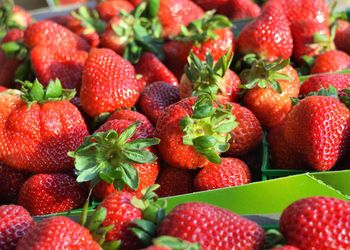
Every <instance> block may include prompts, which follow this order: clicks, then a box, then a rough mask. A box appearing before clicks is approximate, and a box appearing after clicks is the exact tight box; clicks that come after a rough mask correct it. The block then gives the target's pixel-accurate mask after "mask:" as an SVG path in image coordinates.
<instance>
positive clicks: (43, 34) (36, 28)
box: [24, 20, 90, 51]
mask: <svg viewBox="0 0 350 250" xmlns="http://www.w3.org/2000/svg"><path fill="white" fill-rule="evenodd" d="M24 44H25V45H26V46H27V47H28V48H31V49H32V48H34V47H35V46H37V45H39V44H40V45H42V46H47V47H56V48H71V49H72V48H74V49H78V50H86V51H88V50H89V49H90V45H89V44H88V43H87V42H86V41H85V40H84V39H82V38H81V37H79V36H77V35H76V34H74V33H73V32H72V31H70V30H69V29H67V28H65V27H63V26H62V25H59V24H57V23H55V22H53V21H50V20H42V21H39V22H36V23H34V24H32V25H31V26H29V27H28V28H27V29H26V31H25V32H24Z"/></svg>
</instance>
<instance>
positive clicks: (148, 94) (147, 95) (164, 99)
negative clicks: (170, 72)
mask: <svg viewBox="0 0 350 250" xmlns="http://www.w3.org/2000/svg"><path fill="white" fill-rule="evenodd" d="M179 100H180V96H179V88H178V87H175V86H173V85H170V84H169V83H166V82H154V83H152V84H150V85H148V86H147V87H146V88H145V89H144V90H143V92H142V93H141V96H140V100H139V105H140V108H141V110H142V112H143V113H144V114H145V115H146V116H147V117H148V118H149V119H150V120H151V121H152V122H153V124H157V121H158V119H159V117H160V115H161V114H162V113H163V111H164V109H165V108H166V107H168V106H169V105H171V104H173V103H176V102H178V101H179Z"/></svg>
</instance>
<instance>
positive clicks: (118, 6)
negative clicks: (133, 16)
mask: <svg viewBox="0 0 350 250" xmlns="http://www.w3.org/2000/svg"><path fill="white" fill-rule="evenodd" d="M96 10H97V11H98V13H99V15H100V17H101V19H103V20H104V21H109V20H111V19H112V18H113V17H115V16H118V15H119V14H120V12H121V11H125V12H127V13H129V12H131V11H133V10H134V6H133V5H132V4H131V3H129V2H128V1H126V0H108V1H102V2H101V3H99V4H98V5H97V6H96Z"/></svg>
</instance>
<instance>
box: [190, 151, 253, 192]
mask: <svg viewBox="0 0 350 250" xmlns="http://www.w3.org/2000/svg"><path fill="white" fill-rule="evenodd" d="M250 181H251V174H250V171H249V168H248V166H247V165H246V164H245V163H244V162H243V161H241V160H239V159H236V158H222V161H221V163H220V164H212V163H211V164H208V165H207V166H205V167H204V168H203V169H202V170H201V171H200V172H199V173H198V174H197V176H196V178H195V179H194V186H195V189H196V190H198V191H204V190H210V189H218V188H224V187H233V186H239V185H243V184H247V183H249V182H250Z"/></svg>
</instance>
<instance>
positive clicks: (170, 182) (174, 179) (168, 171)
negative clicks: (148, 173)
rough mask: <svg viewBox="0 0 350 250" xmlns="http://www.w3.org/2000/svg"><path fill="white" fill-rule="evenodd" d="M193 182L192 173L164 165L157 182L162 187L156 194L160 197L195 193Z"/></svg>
mask: <svg viewBox="0 0 350 250" xmlns="http://www.w3.org/2000/svg"><path fill="white" fill-rule="evenodd" d="M193 181H194V173H193V172H192V171H190V170H186V169H180V168H174V167H171V166H168V165H166V164H164V166H163V167H162V168H161V170H160V173H159V177H158V179H157V181H156V183H157V184H159V185H160V188H159V189H157V190H156V192H157V194H158V196H159V197H169V196H175V195H181V194H188V193H192V192H193V191H194V187H193Z"/></svg>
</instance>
